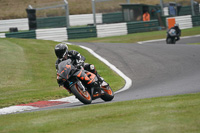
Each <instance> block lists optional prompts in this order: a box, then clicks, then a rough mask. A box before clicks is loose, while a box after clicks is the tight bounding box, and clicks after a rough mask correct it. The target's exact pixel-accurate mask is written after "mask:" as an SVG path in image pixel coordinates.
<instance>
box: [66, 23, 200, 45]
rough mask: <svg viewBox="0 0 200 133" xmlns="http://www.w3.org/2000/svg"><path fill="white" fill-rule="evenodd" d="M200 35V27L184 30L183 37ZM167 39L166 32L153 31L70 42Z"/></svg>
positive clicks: (132, 41) (134, 41)
mask: <svg viewBox="0 0 200 133" xmlns="http://www.w3.org/2000/svg"><path fill="white" fill-rule="evenodd" d="M198 34H200V26H198V27H194V28H191V29H184V30H182V36H191V35H198ZM162 38H166V31H152V32H143V33H135V34H128V35H123V36H114V37H104V38H87V39H72V40H69V41H70V42H93V43H95V42H101V43H136V42H140V41H147V40H155V39H162Z"/></svg>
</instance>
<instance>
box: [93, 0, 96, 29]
mask: <svg viewBox="0 0 200 133" xmlns="http://www.w3.org/2000/svg"><path fill="white" fill-rule="evenodd" d="M92 12H93V20H94V26H96V8H95V0H92Z"/></svg>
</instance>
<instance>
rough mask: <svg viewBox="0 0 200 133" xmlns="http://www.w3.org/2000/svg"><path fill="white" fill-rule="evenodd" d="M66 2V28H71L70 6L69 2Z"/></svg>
mask: <svg viewBox="0 0 200 133" xmlns="http://www.w3.org/2000/svg"><path fill="white" fill-rule="evenodd" d="M64 2H65V10H66V27H67V28H69V27H70V23H69V6H68V1H67V0H64Z"/></svg>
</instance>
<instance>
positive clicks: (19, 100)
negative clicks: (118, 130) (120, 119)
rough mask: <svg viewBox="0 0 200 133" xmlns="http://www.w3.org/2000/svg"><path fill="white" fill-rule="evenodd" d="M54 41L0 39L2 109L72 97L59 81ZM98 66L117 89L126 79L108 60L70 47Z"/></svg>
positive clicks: (0, 102) (0, 97) (0, 101)
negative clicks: (118, 73) (109, 64)
mask: <svg viewBox="0 0 200 133" xmlns="http://www.w3.org/2000/svg"><path fill="white" fill-rule="evenodd" d="M56 44H57V43H56V42H53V41H43V40H31V39H0V70H1V71H0V79H1V80H0V108H2V107H6V106H10V105H17V104H24V103H30V102H36V101H41V100H51V99H58V98H61V97H66V96H69V93H68V92H67V91H66V90H64V89H63V88H62V87H61V88H59V87H58V84H57V81H56V71H55V61H56V56H55V54H54V47H55V45H56ZM69 49H75V50H77V51H79V52H80V53H81V54H82V55H84V56H85V57H86V62H89V63H92V64H94V65H95V66H96V68H97V71H98V72H99V74H100V75H102V76H103V77H104V78H105V80H106V81H108V82H109V83H110V85H111V87H112V88H113V90H114V91H116V90H118V89H120V88H121V87H123V85H124V83H125V81H124V80H123V79H122V78H121V77H120V76H119V75H117V74H116V73H115V72H114V71H112V70H111V69H110V68H109V67H108V66H106V65H105V64H104V63H102V62H100V61H99V60H97V59H96V58H95V57H93V56H92V55H91V54H90V53H88V52H87V51H86V50H83V49H81V48H80V47H78V46H73V45H72V46H69Z"/></svg>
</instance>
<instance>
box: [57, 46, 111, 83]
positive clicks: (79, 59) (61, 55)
mask: <svg viewBox="0 0 200 133" xmlns="http://www.w3.org/2000/svg"><path fill="white" fill-rule="evenodd" d="M55 54H56V56H57V58H58V59H57V60H56V64H55V66H56V70H57V71H58V64H59V63H61V62H62V61H64V60H67V59H71V60H72V62H74V64H73V65H74V66H77V65H78V64H79V63H83V62H84V61H85V57H84V56H82V55H81V54H80V53H79V52H77V51H76V50H70V51H69V50H68V46H67V45H66V44H65V43H59V44H57V45H56V46H55ZM83 67H84V69H85V70H87V71H89V72H92V73H94V74H95V75H96V76H97V78H98V80H99V81H100V83H101V85H102V86H106V85H108V84H107V83H106V82H105V81H104V79H103V78H102V77H101V76H100V75H99V74H98V73H97V71H96V69H95V67H94V65H93V64H89V63H85V62H84V63H83Z"/></svg>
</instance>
